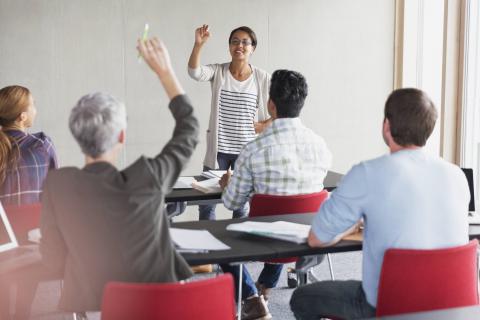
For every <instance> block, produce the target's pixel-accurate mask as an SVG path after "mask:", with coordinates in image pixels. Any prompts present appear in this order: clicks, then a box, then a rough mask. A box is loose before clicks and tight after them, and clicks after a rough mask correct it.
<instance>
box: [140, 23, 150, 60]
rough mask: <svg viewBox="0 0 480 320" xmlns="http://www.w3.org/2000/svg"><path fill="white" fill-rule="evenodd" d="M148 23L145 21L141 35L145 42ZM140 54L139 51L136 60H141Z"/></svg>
mask: <svg viewBox="0 0 480 320" xmlns="http://www.w3.org/2000/svg"><path fill="white" fill-rule="evenodd" d="M148 28H149V27H148V23H145V28H144V29H143V35H142V41H143V42H145V41H146V40H147V37H148ZM141 58H142V55H141V54H140V52H139V53H138V62H140V61H142V59H141Z"/></svg>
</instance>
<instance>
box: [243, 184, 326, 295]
mask: <svg viewBox="0 0 480 320" xmlns="http://www.w3.org/2000/svg"><path fill="white" fill-rule="evenodd" d="M327 198H328V191H327V190H322V191H320V192H316V193H309V194H301V195H292V196H282V195H267V194H254V195H253V197H252V199H251V201H250V213H249V216H250V217H261V216H272V215H278V214H292V213H307V212H311V213H312V214H314V213H316V212H317V211H318V209H319V208H320V205H321V204H322V203H323V201H325V200H326V199H327ZM297 260H298V257H292V258H281V259H273V260H269V261H267V262H268V263H289V262H296V261H297ZM328 261H329V265H330V274H331V276H332V279H333V278H334V276H333V269H332V264H331V260H330V257H329V256H328ZM295 269H296V270H300V269H302V267H300V266H296V267H295ZM297 276H298V278H299V279H300V282H301V284H303V283H304V282H306V273H304V272H297ZM289 286H290V287H295V286H296V285H295V284H292V285H291V284H290V283H289Z"/></svg>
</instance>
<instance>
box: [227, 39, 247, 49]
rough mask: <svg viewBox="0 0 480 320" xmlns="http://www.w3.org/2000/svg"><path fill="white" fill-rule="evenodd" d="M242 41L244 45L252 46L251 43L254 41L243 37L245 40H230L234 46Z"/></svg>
mask: <svg viewBox="0 0 480 320" xmlns="http://www.w3.org/2000/svg"><path fill="white" fill-rule="evenodd" d="M240 43H241V44H242V45H243V46H245V47H247V46H250V45H251V44H252V41H250V40H245V39H243V40H240V39H232V40H231V41H230V44H231V45H232V46H238V45H239V44H240Z"/></svg>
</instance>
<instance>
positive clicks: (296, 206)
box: [249, 190, 328, 217]
mask: <svg viewBox="0 0 480 320" xmlns="http://www.w3.org/2000/svg"><path fill="white" fill-rule="evenodd" d="M327 198H328V191H327V190H322V191H320V192H316V193H309V194H300V195H293V196H276V195H268V194H254V195H253V197H252V200H251V201H250V213H249V216H250V217H259V216H271V215H276V214H291V213H306V212H312V213H314V212H317V211H318V208H320V205H321V204H322V202H323V201H325V200H326V199H327Z"/></svg>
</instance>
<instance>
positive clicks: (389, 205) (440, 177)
mask: <svg viewBox="0 0 480 320" xmlns="http://www.w3.org/2000/svg"><path fill="white" fill-rule="evenodd" d="M436 119H437V111H436V109H435V106H434V105H433V103H432V101H431V100H430V99H429V98H428V96H427V95H426V94H425V93H424V92H422V91H420V90H417V89H399V90H395V91H394V92H393V93H392V94H391V95H390V96H389V98H388V99H387V102H386V103H385V118H384V122H383V130H382V133H383V138H384V140H385V143H386V144H387V145H388V147H389V148H390V153H389V154H387V155H384V156H382V157H379V158H376V159H372V160H369V161H365V162H361V163H360V164H358V165H356V166H354V167H353V168H352V169H351V170H350V171H349V172H348V173H347V174H346V175H345V177H344V179H343V181H342V182H341V184H340V185H339V187H338V188H337V190H336V191H335V192H333V194H332V196H331V198H330V199H329V200H327V201H326V202H325V203H324V204H323V206H322V207H321V209H320V211H319V213H318V214H317V215H316V216H315V218H314V220H313V222H312V229H311V231H310V236H309V239H308V243H309V245H310V246H314V247H315V246H328V245H333V244H335V243H336V242H338V241H339V240H340V239H341V238H342V237H343V236H344V235H346V234H348V233H350V232H352V229H353V228H354V227H355V225H356V224H357V223H358V221H359V220H360V219H362V218H363V221H364V226H365V229H364V240H363V267H362V277H363V279H362V281H353V280H349V281H322V282H317V283H314V284H310V285H307V286H304V287H301V288H299V289H297V290H296V291H295V292H294V294H293V295H292V299H291V301H290V305H291V308H292V310H293V312H294V314H295V316H296V318H297V319H302V320H303V319H318V318H319V317H320V316H321V315H323V316H327V315H328V316H332V317H336V318H342V319H357V318H364V317H372V316H375V308H376V304H377V289H378V280H379V276H380V270H381V267H382V262H383V255H384V252H385V250H387V249H389V248H409V249H436V248H445V247H452V246H459V245H463V244H466V243H467V242H468V222H467V212H468V203H469V199H470V194H469V189H468V184H467V181H466V179H465V176H464V174H463V173H462V171H461V170H460V168H458V167H457V166H455V165H453V164H450V163H448V162H446V161H445V160H443V159H441V158H439V157H436V156H432V155H429V154H427V153H426V152H425V151H424V150H423V148H422V147H423V146H424V145H425V143H426V141H427V139H428V137H429V136H430V134H431V133H432V131H433V128H434V126H435V121H436ZM412 290H414V288H412Z"/></svg>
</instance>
